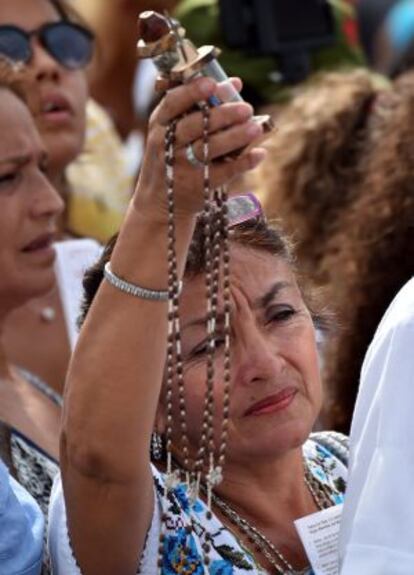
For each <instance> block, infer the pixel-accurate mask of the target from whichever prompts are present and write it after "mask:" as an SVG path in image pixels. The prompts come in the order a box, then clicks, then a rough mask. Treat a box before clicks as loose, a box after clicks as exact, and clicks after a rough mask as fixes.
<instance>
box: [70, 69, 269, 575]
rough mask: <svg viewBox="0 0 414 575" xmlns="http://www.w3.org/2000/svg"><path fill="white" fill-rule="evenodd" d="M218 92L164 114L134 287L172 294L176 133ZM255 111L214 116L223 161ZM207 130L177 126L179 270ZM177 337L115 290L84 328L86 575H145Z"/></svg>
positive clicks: (159, 307)
mask: <svg viewBox="0 0 414 575" xmlns="http://www.w3.org/2000/svg"><path fill="white" fill-rule="evenodd" d="M206 87H207V91H206ZM214 90H215V84H214V83H213V82H212V81H211V80H206V79H204V80H201V81H200V80H197V81H195V82H193V83H192V84H189V85H187V86H181V87H179V88H175V89H174V90H171V91H170V92H169V93H168V94H167V96H166V97H165V98H164V99H163V101H162V102H161V104H160V105H159V107H158V108H157V110H156V111H155V112H154V114H153V117H152V120H151V123H150V131H149V137H148V142H147V147H146V153H145V157H144V164H143V167H142V172H141V177H140V180H139V183H138V186H137V190H136V193H135V196H134V198H133V200H132V202H131V205H130V208H129V211H128V213H127V216H126V219H125V222H124V224H123V227H122V230H121V232H120V236H119V239H118V241H117V244H116V247H115V249H114V252H113V255H112V257H111V267H112V269H113V271H114V272H115V273H116V274H117V275H119V276H121V277H123V278H125V279H127V280H128V281H129V282H132V283H135V284H137V285H140V286H142V287H146V288H149V289H156V290H166V289H167V208H166V205H167V204H166V190H165V168H164V133H165V126H166V125H167V123H168V121H169V120H170V119H172V118H175V117H179V116H180V115H182V113H183V112H185V111H187V110H189V109H191V108H192V107H193V105H194V104H195V103H196V102H197V101H200V100H203V99H206V97H207V96H208V94H209V93H210V94H211V93H212V92H213V91H214ZM243 110H244V115H243V114H242V111H243ZM251 113H252V111H251V108H250V107H249V106H248V105H246V104H241V105H240V104H226V105H223V106H220V108H216V109H214V110H213V111H212V116H211V127H212V131H216V134H215V135H214V136H212V138H211V153H212V156H213V157H215V156H217V157H218V156H220V155H222V154H223V153H228V152H231V151H232V150H234V149H235V148H239V147H240V146H241V145H245V144H248V143H251V142H252V141H253V140H254V138H255V135H254V134H253V133H251V132H249V130H248V126H249V125H251V122H250V121H246V120H248V118H250V116H251ZM218 129H221V131H219V132H217V130H218ZM201 133H202V121H201V114H200V113H199V112H196V113H192V114H191V116H187V117H186V118H184V119H182V120H180V121H179V122H178V126H177V148H176V149H177V157H176V166H175V175H176V178H175V181H176V194H175V201H176V236H177V259H178V266H179V273H180V274H182V271H183V268H184V264H185V259H186V254H187V250H188V247H189V243H190V240H191V237H192V233H193V228H194V223H195V214H196V212H197V211H199V210H200V208H201V207H202V170H197V169H195V168H194V167H192V166H191V165H190V164H189V163H188V161H187V160H186V158H185V154H184V148H185V145H186V144H187V143H189V142H191V141H194V140H197V139H199V138H200V137H201ZM256 136H257V134H256ZM199 153H200V152H199ZM262 155H263V154H262V152H261V151H260V150H259V151H258V150H253V151H252V152H250V153H249V154H246V155H244V156H243V157H240V158H239V159H237V160H233V161H231V162H216V163H213V164H212V165H211V178H212V182H213V183H214V185H215V186H218V185H220V184H223V183H225V182H226V181H228V180H229V179H231V178H232V177H233V176H234V175H236V174H240V173H242V172H244V171H246V170H248V169H250V168H252V167H254V166H255V165H256V164H257V163H258V161H259V160H260V159H261V157H262ZM166 331H167V304H166V303H165V302H159V301H157V302H155V301H149V300H144V299H140V298H136V297H133V296H130V295H127V294H125V293H122V292H120V291H118V290H117V289H115V288H114V287H113V286H111V285H109V284H108V283H107V282H103V284H102V285H101V287H100V288H99V291H98V293H97V296H96V298H95V300H94V302H93V304H92V306H91V309H90V311H89V313H88V316H87V319H86V322H85V324H84V326H83V328H82V332H81V334H80V337H79V341H78V344H77V347H76V350H75V353H74V356H73V360H72V362H71V366H70V369H69V374H68V380H67V388H66V389H67V391H66V397H65V409H64V422H63V433H62V439H61V467H62V476H63V487H64V493H65V501H66V507H67V515H68V528H69V535H70V539H71V543H72V547H73V550H74V554H75V557H76V560H77V562H78V563H79V565H80V567H81V571H82V573H83V575H95V574H96V575H97V574H99V575H105V574H111V575H113V574H114V573H116V574H117V575H127V574H128V575H129V574H131V575H132V574H134V573H136V570H137V566H138V561H139V557H140V554H141V552H142V548H143V545H144V541H145V537H146V533H147V530H148V528H149V525H150V522H151V517H152V512H153V482H152V476H151V468H150V461H149V444H150V437H151V432H152V429H153V424H154V418H155V413H156V408H157V403H158V398H159V393H160V388H161V381H162V376H163V370H164V363H165V357H166Z"/></svg>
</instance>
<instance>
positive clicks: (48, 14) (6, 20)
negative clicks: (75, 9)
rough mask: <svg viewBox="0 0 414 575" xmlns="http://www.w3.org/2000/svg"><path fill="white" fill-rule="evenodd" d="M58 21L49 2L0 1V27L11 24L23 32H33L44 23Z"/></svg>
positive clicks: (43, 0) (55, 12)
mask: <svg viewBox="0 0 414 575" xmlns="http://www.w3.org/2000/svg"><path fill="white" fill-rule="evenodd" d="M58 20H60V17H59V14H58V12H57V10H56V8H55V7H54V6H53V4H52V2H50V1H49V0H1V2H0V25H4V24H13V25H15V26H19V27H21V28H23V29H24V30H28V31H30V30H34V29H36V28H38V27H39V26H42V25H43V24H45V23H46V22H55V21H58Z"/></svg>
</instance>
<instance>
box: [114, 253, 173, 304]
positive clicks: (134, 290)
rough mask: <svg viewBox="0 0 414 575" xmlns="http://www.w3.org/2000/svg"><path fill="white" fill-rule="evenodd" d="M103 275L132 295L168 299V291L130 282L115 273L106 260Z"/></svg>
mask: <svg viewBox="0 0 414 575" xmlns="http://www.w3.org/2000/svg"><path fill="white" fill-rule="evenodd" d="M104 277H105V279H106V281H107V282H108V283H110V284H111V285H112V286H114V287H115V288H117V289H119V290H121V291H123V292H125V293H127V294H129V295H133V296H134V297H139V298H142V299H151V300H156V301H168V291H158V290H153V289H147V288H143V287H140V286H138V285H135V284H133V283H130V282H128V281H126V280H124V279H122V278H120V277H119V276H117V275H116V274H114V272H113V271H112V270H111V266H110V263H109V262H107V263H106V264H105V267H104ZM181 288H182V282H180V284H179V292H181Z"/></svg>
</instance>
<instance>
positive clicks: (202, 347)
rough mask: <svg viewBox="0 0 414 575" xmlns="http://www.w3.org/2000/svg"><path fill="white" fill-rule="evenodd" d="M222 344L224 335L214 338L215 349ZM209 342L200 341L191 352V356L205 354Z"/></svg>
mask: <svg viewBox="0 0 414 575" xmlns="http://www.w3.org/2000/svg"><path fill="white" fill-rule="evenodd" d="M222 345H224V337H217V338H216V346H215V347H216V349H219V348H220V347H221V346H222ZM208 349H209V344H208V341H207V340H206V341H204V342H203V343H200V345H198V346H197V347H195V348H194V349H193V351H192V352H191V357H200V356H203V355H205V354H206V353H207V352H208Z"/></svg>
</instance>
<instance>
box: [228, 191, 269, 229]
mask: <svg viewBox="0 0 414 575" xmlns="http://www.w3.org/2000/svg"><path fill="white" fill-rule="evenodd" d="M227 214H228V220H229V226H230V227H233V226H237V225H239V224H242V223H244V222H247V221H249V220H255V219H257V218H264V214H263V209H262V206H261V204H260V202H259V200H258V199H257V198H256V196H255V195H254V194H251V193H248V194H243V195H239V196H232V197H231V198H229V199H228V200H227Z"/></svg>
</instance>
